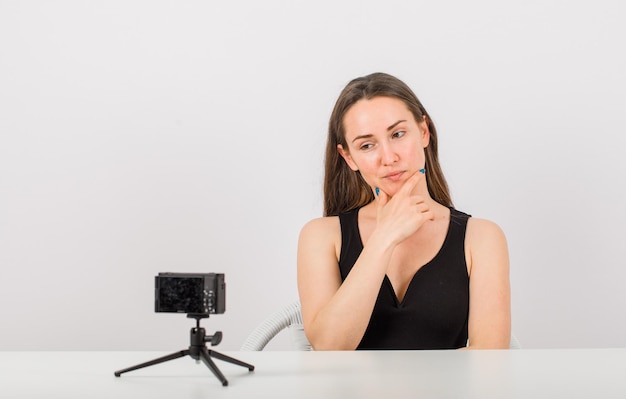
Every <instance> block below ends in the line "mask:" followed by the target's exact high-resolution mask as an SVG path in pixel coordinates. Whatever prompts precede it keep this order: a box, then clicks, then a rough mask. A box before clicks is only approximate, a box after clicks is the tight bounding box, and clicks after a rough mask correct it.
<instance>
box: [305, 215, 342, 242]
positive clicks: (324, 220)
mask: <svg viewBox="0 0 626 399" xmlns="http://www.w3.org/2000/svg"><path fill="white" fill-rule="evenodd" d="M337 234H339V235H341V226H340V225H339V217H337V216H325V217H321V218H316V219H312V220H310V221H308V222H307V223H306V224H305V225H304V226H303V227H302V230H301V231H300V237H301V239H302V238H308V237H321V238H323V237H335V236H336V235H337Z"/></svg>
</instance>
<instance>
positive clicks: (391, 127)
mask: <svg viewBox="0 0 626 399" xmlns="http://www.w3.org/2000/svg"><path fill="white" fill-rule="evenodd" d="M402 122H406V120H404V119H402V120H399V121H397V122H396V123H394V124H393V125H391V126H389V127H388V128H387V131H389V130H393V128H394V127H396V126H398V125H399V124H400V123H402Z"/></svg>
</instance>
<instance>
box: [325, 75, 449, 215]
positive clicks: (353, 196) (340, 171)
mask: <svg viewBox="0 0 626 399" xmlns="http://www.w3.org/2000/svg"><path fill="white" fill-rule="evenodd" d="M381 96H383V97H393V98H397V99H400V100H402V101H403V102H404V103H405V104H406V106H407V107H408V108H409V110H410V111H411V113H412V114H413V116H414V117H415V121H417V122H421V121H424V119H425V120H426V122H427V124H428V130H429V132H430V141H429V144H428V147H426V148H425V155H426V181H427V182H428V193H429V194H430V196H431V197H432V198H433V199H434V200H435V201H437V202H438V203H440V204H442V205H445V206H452V199H451V198H450V192H449V189H448V183H447V182H446V179H445V177H444V176H443V172H442V171H441V166H440V165H439V155H438V153H437V129H435V124H434V123H433V121H432V119H431V117H430V115H428V112H426V109H425V108H424V106H423V105H422V103H421V102H420V101H419V100H418V98H417V96H416V95H415V94H414V93H413V91H412V90H411V89H410V88H409V87H408V86H407V85H406V84H405V83H404V82H402V81H401V80H400V79H398V78H396V77H393V76H391V75H388V74H386V73H380V72H378V73H373V74H371V75H367V76H363V77H360V78H356V79H354V80H352V81H351V82H350V83H348V85H347V86H346V87H345V88H344V89H343V91H342V92H341V94H340V95H339V98H338V99H337V102H336V103H335V107H334V109H333V112H332V114H331V116H330V121H329V123H328V140H327V142H326V161H325V162H326V166H325V173H324V216H336V215H338V214H339V213H342V212H347V211H349V210H352V209H355V208H358V207H361V206H364V205H367V204H369V203H370V202H371V201H373V200H374V194H373V193H372V189H371V188H370V186H369V185H368V184H367V183H366V182H365V180H364V179H363V177H362V176H361V173H360V172H358V171H357V172H355V171H353V170H352V169H350V168H349V167H348V165H347V164H346V162H345V161H344V159H343V158H342V157H341V155H340V154H339V151H338V150H337V145H338V144H341V145H342V146H343V148H346V149H347V148H348V143H347V142H346V138H345V130H344V127H343V118H344V116H345V114H346V112H347V111H348V109H350V107H352V106H353V105H354V104H356V103H357V102H358V101H359V100H362V99H367V100H369V99H372V98H374V97H381Z"/></svg>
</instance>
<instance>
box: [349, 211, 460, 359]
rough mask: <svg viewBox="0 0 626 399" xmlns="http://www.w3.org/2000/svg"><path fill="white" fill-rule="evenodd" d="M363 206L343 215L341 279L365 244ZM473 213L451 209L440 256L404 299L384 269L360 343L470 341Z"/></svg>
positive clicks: (444, 345)
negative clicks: (468, 240)
mask: <svg viewBox="0 0 626 399" xmlns="http://www.w3.org/2000/svg"><path fill="white" fill-rule="evenodd" d="M358 211H359V210H358V209H355V210H352V211H349V212H347V213H343V214H340V215H339V221H340V223H341V239H342V243H341V254H340V256H339V269H340V271H341V279H342V281H343V280H345V278H346V277H347V276H348V273H350V270H351V269H352V266H354V263H355V262H356V260H357V259H358V257H359V255H360V254H361V251H362V250H363V243H362V241H361V235H360V233H359V226H358ZM469 217H470V215H467V214H465V213H463V212H460V211H457V210H456V209H452V208H451V209H450V224H449V226H448V233H447V235H446V238H445V240H444V242H443V245H442V246H441V248H440V249H439V252H438V253H437V255H435V257H434V258H433V259H432V260H431V261H430V262H428V263H426V264H425V265H424V266H422V267H421V268H420V269H419V270H418V271H417V272H416V273H415V275H414V276H413V279H412V280H411V282H410V283H409V286H408V288H407V291H406V294H405V295H404V298H403V300H402V302H398V298H397V296H396V294H395V292H394V290H393V286H392V285H391V281H390V280H389V278H388V277H387V276H386V275H385V278H384V280H383V282H382V285H381V287H380V291H379V293H378V298H377V299H376V304H375V305H374V310H373V311H372V316H371V317H370V321H369V324H368V326H367V329H366V330H365V334H364V335H363V338H362V339H361V342H360V343H359V346H358V347H357V349H456V348H461V347H464V346H466V345H467V321H468V314H469V276H468V275H467V265H466V262H465V249H464V247H465V245H464V243H465V229H466V226H467V220H468V218H469Z"/></svg>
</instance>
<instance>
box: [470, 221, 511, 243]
mask: <svg viewBox="0 0 626 399" xmlns="http://www.w3.org/2000/svg"><path fill="white" fill-rule="evenodd" d="M467 237H468V238H469V239H471V240H473V241H482V240H483V239H485V238H487V239H499V240H503V239H505V236H504V231H502V229H501V228H500V226H498V225H497V224H496V223H495V222H492V221H491V220H487V219H480V218H475V217H471V218H469V220H468V221H467Z"/></svg>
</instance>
